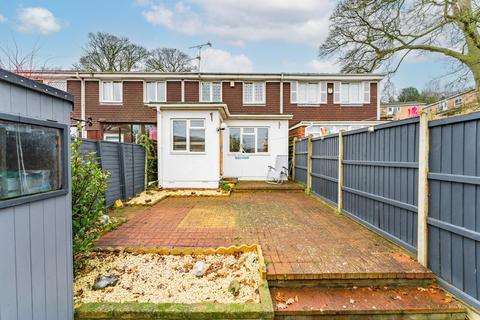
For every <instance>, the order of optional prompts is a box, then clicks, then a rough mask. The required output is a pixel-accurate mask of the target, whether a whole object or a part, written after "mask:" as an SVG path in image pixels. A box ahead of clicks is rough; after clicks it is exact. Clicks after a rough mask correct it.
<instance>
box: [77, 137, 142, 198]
mask: <svg viewBox="0 0 480 320" xmlns="http://www.w3.org/2000/svg"><path fill="white" fill-rule="evenodd" d="M80 151H81V152H94V153H95V154H96V155H97V158H98V161H99V164H100V165H101V167H102V169H103V170H104V171H108V172H109V173H110V179H109V181H108V187H107V190H106V192H105V203H106V204H107V205H109V206H110V205H112V204H113V203H114V202H115V200H118V199H122V200H128V199H129V198H131V197H133V196H135V195H136V194H137V193H140V192H142V191H143V190H144V189H145V149H144V148H143V147H142V146H140V145H135V144H131V143H118V142H111V141H92V140H83V142H82V145H81V147H80Z"/></svg>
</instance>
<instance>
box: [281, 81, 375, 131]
mask: <svg viewBox="0 0 480 320" xmlns="http://www.w3.org/2000/svg"><path fill="white" fill-rule="evenodd" d="M283 88H284V90H283V112H284V113H286V114H293V119H292V120H290V125H293V124H295V123H298V122H300V121H302V120H307V121H308V120H311V121H318V120H332V121H334V120H336V121H346V120H376V119H377V84H376V83H372V84H371V85H370V104H368V105H363V106H358V107H346V106H340V105H339V104H334V103H333V93H332V94H328V95H327V104H321V105H320V106H319V107H300V106H298V105H297V104H292V103H290V83H284V84H283ZM328 88H332V90H333V83H329V84H328Z"/></svg>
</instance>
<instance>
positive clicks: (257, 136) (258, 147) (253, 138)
mask: <svg viewBox="0 0 480 320" xmlns="http://www.w3.org/2000/svg"><path fill="white" fill-rule="evenodd" d="M229 131H230V136H229V138H230V139H229V141H230V146H229V150H230V152H232V153H267V152H268V128H230V129H229Z"/></svg>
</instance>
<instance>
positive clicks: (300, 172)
mask: <svg viewBox="0 0 480 320" xmlns="http://www.w3.org/2000/svg"><path fill="white" fill-rule="evenodd" d="M307 149H308V140H307V139H303V140H299V141H297V142H296V143H295V168H294V170H295V182H299V183H302V184H307V170H308V169H307V165H308V161H307V157H308V150H307Z"/></svg>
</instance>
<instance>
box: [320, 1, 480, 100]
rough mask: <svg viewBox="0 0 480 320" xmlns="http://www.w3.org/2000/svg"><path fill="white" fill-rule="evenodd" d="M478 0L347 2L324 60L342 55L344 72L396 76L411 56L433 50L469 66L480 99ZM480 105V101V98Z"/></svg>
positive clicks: (333, 26)
mask: <svg viewBox="0 0 480 320" xmlns="http://www.w3.org/2000/svg"><path fill="white" fill-rule="evenodd" d="M479 6H480V5H479V1H478V0H411V1H407V0H385V1H377V0H342V1H341V2H340V3H339V4H338V6H337V7H336V9H335V11H334V13H333V15H332V16H331V18H330V19H331V22H332V24H331V27H330V32H329V35H328V37H327V39H326V41H325V42H324V43H323V44H322V45H321V46H320V55H321V56H331V55H334V56H337V55H338V56H339V60H340V64H341V65H342V70H343V71H344V72H360V73H362V72H372V71H373V70H376V69H378V68H380V67H384V68H385V69H386V70H387V71H388V72H395V71H396V70H397V69H398V67H399V66H400V64H401V63H402V62H403V60H404V58H405V57H406V56H407V55H408V54H409V53H410V52H420V53H422V52H423V53H424V52H432V53H439V54H442V55H444V56H447V57H450V58H453V59H454V60H456V61H458V62H460V63H461V64H462V65H463V66H465V67H467V68H468V69H469V71H470V73H471V75H472V76H473V79H474V81H475V85H476V88H477V90H478V91H477V92H479V93H478V97H479V98H480V90H479V89H480V33H479V27H480V8H479ZM479 101H480V100H479Z"/></svg>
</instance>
